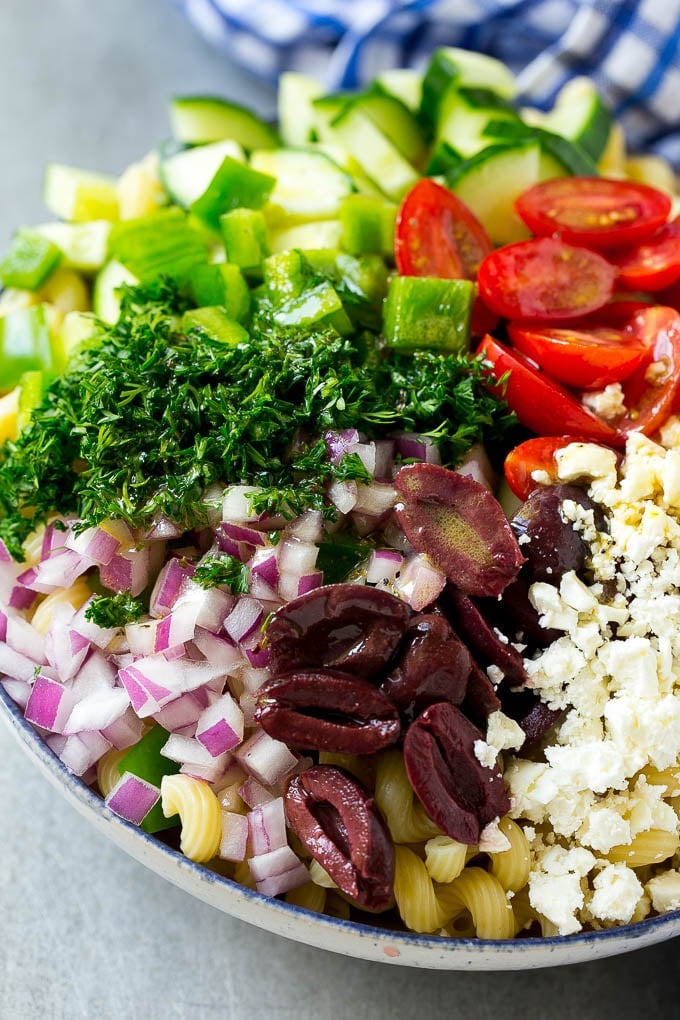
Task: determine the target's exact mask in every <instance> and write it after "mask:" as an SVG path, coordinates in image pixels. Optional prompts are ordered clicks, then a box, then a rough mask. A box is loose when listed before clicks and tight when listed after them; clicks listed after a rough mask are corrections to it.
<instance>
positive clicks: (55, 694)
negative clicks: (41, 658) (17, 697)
mask: <svg viewBox="0 0 680 1020" xmlns="http://www.w3.org/2000/svg"><path fill="white" fill-rule="evenodd" d="M73 705H74V696H73V691H72V689H71V688H70V687H65V686H64V684H62V683H60V682H59V681H58V680H52V679H51V678H50V677H49V676H45V675H44V673H42V672H41V673H38V675H37V676H36V678H35V680H34V682H33V687H32V689H31V693H30V695H29V698H28V703H27V705H26V708H25V710H24V717H25V718H26V719H27V720H28V722H30V723H33V725H34V726H39V727H40V728H41V729H43V730H50V731H51V732H53V733H63V730H64V726H65V725H66V721H67V719H68V717H69V715H70V714H71V710H72V709H73Z"/></svg>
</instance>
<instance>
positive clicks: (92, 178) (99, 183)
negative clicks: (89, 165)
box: [43, 163, 118, 223]
mask: <svg viewBox="0 0 680 1020" xmlns="http://www.w3.org/2000/svg"><path fill="white" fill-rule="evenodd" d="M43 202H44V203H45V205H46V206H47V208H48V209H49V211H50V212H51V213H52V214H53V215H54V216H57V217H59V219H61V220H66V221H67V222H69V223H84V222H87V221H88V220H110V221H111V222H115V221H116V220H117V219H118V192H117V191H116V179H115V177H108V176H107V175H106V174H98V173H92V172H91V171H89V170H81V169H80V168H79V167H75V166H66V165H65V164H63V163H49V164H48V166H47V169H46V170H45V182H44V186H43Z"/></svg>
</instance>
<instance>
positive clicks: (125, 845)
mask: <svg viewBox="0 0 680 1020" xmlns="http://www.w3.org/2000/svg"><path fill="white" fill-rule="evenodd" d="M0 716H2V718H3V719H4V720H5V722H7V723H8V725H9V726H10V728H11V729H12V731H13V732H14V735H15V736H16V737H17V739H18V740H19V742H20V744H21V745H22V747H23V748H24V750H25V751H26V753H27V754H28V756H29V757H30V758H31V759H32V760H33V761H34V762H35V764H36V765H37V766H38V768H39V769H40V770H41V772H42V773H43V774H44V775H45V776H46V777H47V779H48V780H49V781H50V783H52V785H53V786H54V787H56V789H57V790H59V792H60V793H61V794H62V795H63V796H64V797H65V798H66V800H68V801H69V802H70V803H71V804H72V805H73V806H74V807H75V808H76V810H78V811H79V812H80V813H81V814H82V815H84V816H85V818H87V819H89V820H90V822H92V824H93V825H95V826H96V827H97V829H99V831H100V832H103V833H104V834H105V835H106V836H108V837H109V839H111V840H112V841H113V842H114V843H116V844H117V845H118V846H119V847H121V848H122V849H123V850H125V851H126V853H128V854H130V856H131V857H134V858H135V860H137V861H139V862H140V863H142V864H145V865H146V866H147V867H148V868H150V869H151V870H152V871H155V872H156V874H157V875H160V876H162V877H163V878H166V879H168V881H169V882H172V883H173V885H176V886H179V888H180V889H184V891H185V892H187V893H189V894H190V895H191V896H196V897H197V898H198V899H200V900H204V901H205V902H206V903H209V904H211V905H212V906H213V907H217V908H218V909H219V910H223V911H224V912H225V913H226V914H231V915H232V916H233V917H237V918H239V919H240V920H242V921H248V922H249V923H250V924H255V925H257V926H258V927H260V928H265V929H266V930H267V931H270V932H274V933H275V934H277V935H284V936H285V937H286V938H290V939H295V940H296V941H297V942H304V943H306V944H307V945H310V946H315V947H317V948H321V949H329V950H331V951H333V952H336V953H343V954H344V955H345V956H354V957H357V958H359V959H364V960H374V961H375V960H377V961H382V962H388V963H393V964H401V965H403V966H406V967H423V968H428V969H431V970H529V969H532V968H536V967H554V966H557V965H559V964H571V963H582V962H584V961H586V960H597V959H602V958H604V957H606V956H615V955H617V954H618V953H626V952H629V951H631V950H633V949H642V948H643V947H645V946H651V945H654V944H655V943H657V942H662V941H664V940H666V939H670V938H673V937H675V936H677V935H680V911H674V912H673V913H670V914H665V915H664V916H662V917H655V918H652V919H650V920H648V921H642V922H641V923H639V924H634V925H626V926H623V927H620V928H612V929H610V930H608V931H601V932H588V933H586V934H583V935H574V936H571V937H569V938H541V939H520V940H517V941H513V942H502V941H497V940H491V939H444V938H437V937H433V936H431V935H415V934H411V933H405V932H393V931H389V930H386V929H384V928H375V927H372V926H369V925H365V924H357V923H355V922H350V921H340V920H337V919H335V918H332V917H324V916H321V915H318V914H313V913H310V912H309V911H307V910H302V909H300V908H299V907H295V906H291V905H290V904H288V903H284V902H282V901H280V900H275V899H270V898H269V897H267V896H263V895H261V894H260V893H257V892H254V891H252V890H250V889H245V888H244V887H243V886H240V885H237V884H236V883H235V882H232V881H230V880H229V879H227V878H223V877H222V876H221V875H217V874H215V873H214V872H212V871H209V870H208V869H207V868H204V867H202V866H201V865H199V864H195V863H194V862H193V861H190V860H188V859H187V858H186V857H184V856H183V855H182V854H181V853H179V852H178V851H175V850H171V849H170V848H169V847H167V846H166V845H165V844H163V843H161V842H159V841H158V840H156V839H154V838H153V836H149V835H147V834H146V833H145V832H143V831H142V830H141V829H138V828H137V827H136V826H134V825H131V824H130V823H129V822H126V821H124V820H123V819H121V818H119V817H118V816H117V815H115V814H114V813H113V812H112V811H110V810H109V808H107V807H106V805H105V804H104V802H103V800H102V799H101V798H100V797H99V796H98V795H97V794H96V793H95V792H94V791H93V790H91V789H90V788H89V787H88V786H86V785H85V784H84V783H83V782H82V781H81V780H80V779H78V778H77V777H76V776H74V775H73V774H72V773H71V772H69V770H68V769H67V768H66V767H65V766H64V765H63V764H62V763H61V762H60V761H59V759H58V758H57V757H56V756H55V755H54V754H53V753H52V752H51V751H50V749H49V748H48V747H47V745H46V744H45V743H44V742H43V741H42V739H41V738H40V736H39V735H38V734H37V733H36V732H35V730H34V729H33V728H32V727H31V726H30V725H29V723H27V722H26V720H25V719H24V718H23V715H22V713H21V710H20V709H19V708H18V707H17V706H16V705H15V704H14V702H13V701H12V700H11V698H10V697H9V695H8V694H7V693H6V692H5V691H4V689H3V688H2V687H0Z"/></svg>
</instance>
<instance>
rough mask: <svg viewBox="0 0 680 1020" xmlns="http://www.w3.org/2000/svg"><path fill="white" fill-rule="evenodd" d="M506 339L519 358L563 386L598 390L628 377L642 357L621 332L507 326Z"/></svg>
mask: <svg viewBox="0 0 680 1020" xmlns="http://www.w3.org/2000/svg"><path fill="white" fill-rule="evenodd" d="M508 335H509V336H510V339H511V340H512V342H513V345H514V346H515V347H516V348H517V350H519V351H521V352H522V354H526V355H527V357H528V358H531V360H532V361H535V362H536V364H537V365H540V367H541V368H542V369H543V371H544V372H545V373H546V375H549V376H550V378H551V379H556V380H557V382H561V383H563V384H564V385H565V386H574V387H575V388H576V389H581V390H601V389H602V388H603V387H604V386H607V385H608V384H609V383H613V382H623V380H624V379H627V378H628V376H630V375H632V374H633V372H634V371H635V369H636V368H637V367H638V365H640V364H641V363H642V361H643V359H644V357H645V354H646V348H645V346H644V345H643V344H642V343H641V341H640V340H638V339H637V337H635V336H633V335H632V334H631V333H624V331H623V330H621V329H609V328H600V329H592V330H585V329H569V328H555V329H552V328H551V327H550V326H536V327H531V326H525V325H522V324H519V323H511V324H510V325H509V326H508Z"/></svg>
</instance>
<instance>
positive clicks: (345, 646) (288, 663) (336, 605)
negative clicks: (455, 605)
mask: <svg viewBox="0 0 680 1020" xmlns="http://www.w3.org/2000/svg"><path fill="white" fill-rule="evenodd" d="M410 618H411V610H410V608H409V607H408V605H407V604H406V603H405V602H402V600H401V599H398V598H396V597H395V596H394V595H391V594H390V593H389V592H387V591H381V590H379V589H376V588H368V587H366V586H364V585H360V584H327V585H324V586H323V587H321V588H315V589H314V590H313V591H310V592H308V593H307V594H306V595H300V596H299V598H296V599H293V600H292V601H291V602H288V603H286V605H284V606H282V607H281V608H280V609H278V610H277V611H276V613H275V614H274V617H273V619H272V621H271V623H270V624H269V627H268V628H267V641H268V643H269V647H270V649H271V657H270V661H269V668H270V669H271V671H272V673H273V674H274V675H278V674H281V673H290V672H292V671H293V670H298V669H336V670H340V671H341V672H343V673H352V674H354V675H355V676H361V677H365V678H366V679H370V678H372V677H376V676H383V675H384V674H385V671H386V669H387V667H388V665H389V662H390V660H391V659H392V656H393V655H394V652H395V651H396V649H397V648H398V647H399V644H400V643H401V640H402V638H403V637H404V634H405V633H406V628H407V626H408V623H409V620H410Z"/></svg>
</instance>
